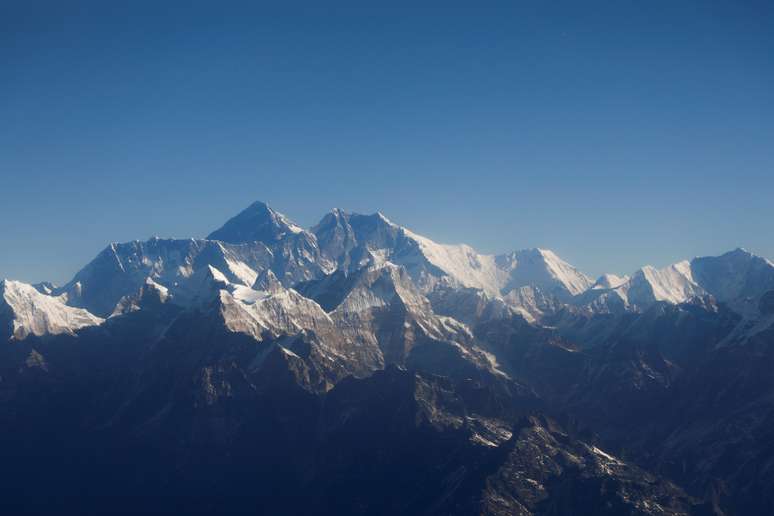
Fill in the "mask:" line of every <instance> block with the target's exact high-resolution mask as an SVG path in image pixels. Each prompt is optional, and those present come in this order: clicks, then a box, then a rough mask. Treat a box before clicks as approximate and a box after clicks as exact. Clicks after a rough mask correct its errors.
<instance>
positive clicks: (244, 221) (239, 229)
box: [207, 201, 304, 244]
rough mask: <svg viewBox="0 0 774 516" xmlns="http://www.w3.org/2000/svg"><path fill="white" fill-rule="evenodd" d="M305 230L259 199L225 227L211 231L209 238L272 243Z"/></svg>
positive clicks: (231, 242)
mask: <svg viewBox="0 0 774 516" xmlns="http://www.w3.org/2000/svg"><path fill="white" fill-rule="evenodd" d="M303 231H304V230H303V229H302V228H300V227H299V226H298V225H296V224H295V223H293V222H292V221H291V220H290V219H288V218H287V217H286V216H285V215H283V214H281V213H278V212H276V211H274V210H273V209H271V208H269V207H268V206H267V205H266V204H265V203H263V202H260V201H258V202H255V203H253V204H251V205H250V206H248V207H247V208H246V209H245V210H243V211H242V212H240V213H239V214H238V215H236V216H235V217H233V218H231V219H230V220H229V221H228V222H226V223H225V224H224V225H223V227H221V228H220V229H217V230H215V231H213V232H212V233H210V235H209V236H208V237H207V239H208V240H220V241H222V242H228V243H230V244H242V243H245V242H264V243H272V242H278V241H280V240H282V239H283V238H284V237H286V236H287V235H289V234H298V233H302V232H303Z"/></svg>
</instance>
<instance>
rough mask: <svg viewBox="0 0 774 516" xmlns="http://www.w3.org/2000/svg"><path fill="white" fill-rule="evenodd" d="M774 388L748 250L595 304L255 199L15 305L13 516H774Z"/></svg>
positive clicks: (25, 291) (562, 266) (477, 258)
mask: <svg viewBox="0 0 774 516" xmlns="http://www.w3.org/2000/svg"><path fill="white" fill-rule="evenodd" d="M772 369H774V264H772V263H771V262H770V261H768V260H765V259H763V258H760V257H757V256H754V255H752V254H751V253H748V252H747V251H744V250H741V249H737V250H735V251H732V252H730V253H726V254H724V255H721V256H717V257H704V258H694V259H693V260H690V261H681V262H678V263H675V264H673V265H670V266H667V267H664V268H661V269H656V268H654V267H650V266H645V267H642V268H641V269H639V270H638V271H635V272H633V273H631V274H630V275H627V276H623V277H618V276H614V275H605V276H602V277H601V278H600V279H598V280H597V281H596V282H594V281H592V280H591V279H590V278H589V277H588V276H586V275H585V274H584V273H583V272H581V271H580V270H578V269H577V268H575V267H573V266H572V265H571V264H569V263H567V262H566V261H564V260H563V259H561V258H560V257H559V256H557V255H556V253H554V252H552V251H550V250H548V249H539V248H528V249H523V250H517V251H513V252H510V253H505V254H500V255H488V254H482V253H479V252H478V251H476V250H475V249H474V248H472V247H470V246H468V245H465V244H455V245H451V244H441V243H438V242H435V241H433V240H431V239H430V238H427V237H425V236H422V235H419V234H417V233H414V232H413V231H411V230H410V229H408V228H406V227H403V226H400V225H398V224H396V223H394V222H392V221H390V219H388V218H387V217H385V216H384V215H382V214H381V213H379V212H377V213H374V214H371V215H361V214H357V213H347V212H345V211H342V210H339V209H335V210H333V211H331V212H330V213H329V214H327V215H326V216H324V217H323V219H322V220H321V221H320V223H319V224H317V225H316V226H314V227H313V228H311V229H309V230H306V229H303V228H301V227H300V226H298V225H297V224H295V223H293V222H292V221H291V220H290V219H289V218H288V217H286V216H285V215H282V214H281V213H278V212H276V211H274V210H273V209H271V208H270V207H268V206H267V205H266V204H264V203H261V202H256V203H253V204H252V205H250V206H249V207H248V208H246V209H245V210H243V211H242V212H241V213H239V214H237V215H236V216H235V217H233V218H231V219H230V220H229V221H227V222H226V223H225V224H224V225H223V226H222V227H221V228H220V229H218V230H216V231H214V232H213V233H211V234H210V235H209V237H208V238H206V239H162V238H157V237H154V238H151V239H149V240H147V241H144V242H141V241H134V242H127V243H113V244H110V245H108V246H107V247H106V248H105V249H104V250H103V251H102V252H100V253H99V254H98V255H97V256H96V257H95V258H94V259H93V260H92V261H91V262H90V263H88V264H86V265H85V266H84V267H83V268H82V269H81V270H80V271H78V273H77V274H76V275H75V276H74V277H73V279H72V280H71V281H70V282H68V283H67V284H65V285H64V286H62V287H56V286H54V285H51V284H39V285H36V286H33V285H27V284H24V283H20V282H15V281H10V280H5V281H3V282H2V283H0V421H2V423H3V429H4V430H5V432H4V434H3V438H2V439H0V455H2V456H3V457H4V459H6V462H7V463H8V464H6V469H7V470H8V471H12V472H13V475H7V476H6V478H4V479H3V480H4V482H5V483H4V486H5V487H6V490H5V491H4V492H5V493H10V496H11V498H9V496H5V497H3V498H2V500H0V508H2V509H5V506H4V505H3V504H7V503H9V500H11V502H10V503H13V504H16V506H13V507H11V508H10V509H9V510H6V511H4V513H5V512H7V513H9V514H26V513H46V514H47V513H54V512H57V510H59V508H54V507H47V506H46V507H44V509H46V510H35V509H40V508H41V507H32V508H30V507H28V506H27V505H25V504H30V503H42V504H45V503H47V502H46V501H45V500H44V501H39V498H40V497H37V496H35V494H36V493H37V492H38V491H39V490H41V491H42V490H45V492H46V493H49V492H52V493H53V495H52V497H53V498H52V499H53V500H60V499H62V500H67V499H69V498H68V496H70V495H71V493H72V492H80V491H79V490H81V489H82V485H89V486H90V487H91V488H93V489H94V490H95V491H96V492H99V493H100V496H99V497H97V498H96V499H95V500H93V501H92V503H93V504H95V506H94V507H93V508H94V510H89V509H90V508H88V507H87V508H85V509H84V507H81V506H79V507H78V508H77V509H78V510H77V511H76V512H78V513H97V514H104V513H112V512H114V509H115V507H110V506H109V505H110V504H112V503H115V502H114V500H122V501H123V500H130V502H128V503H130V506H129V507H126V509H127V510H126V512H127V513H139V512H142V511H143V510H146V509H147V507H146V506H144V504H146V505H147V503H148V500H153V503H159V504H162V505H163V506H164V507H163V509H159V510H160V512H164V513H180V512H185V513H201V512H202V510H203V511H204V512H208V513H212V512H217V513H220V514H229V513H238V514H244V513H254V512H264V513H267V514H269V513H270V514H313V515H315V514H319V515H327V514H343V515H352V516H354V515H358V514H382V515H387V514H423V515H437V516H441V515H447V514H473V515H505V514H523V515H547V514H565V513H569V512H572V513H574V514H638V515H657V514H658V515H662V514H670V515H692V514H702V515H714V516H718V515H720V514H770V513H772V510H771V509H774V494H772V493H774V466H773V465H774V446H772V443H774V431H772V428H774V427H773V426H772V425H771V424H770V423H771V421H773V420H774V419H773V418H774V411H772V409H771V406H772V405H771V400H772V399H774V380H772V378H774V377H772V375H771V371H772ZM559 421H566V422H571V423H570V424H569V427H568V428H565V427H564V426H563V424H561V423H560V422H559ZM52 429H55V433H56V437H57V439H52V438H51V437H52V433H51V432H52ZM62 442H66V443H68V445H67V447H63V446H62V445H61V443H62ZM95 442H96V443H99V446H94V443H95ZM728 450H731V451H732V452H733V453H731V452H729V451H728ZM159 451H161V452H162V453H159ZM622 452H625V453H622ZM127 463H131V464H133V468H130V469H129V470H127V469H126V468H125V464H127ZM676 465H679V467H676ZM29 486H33V488H30V487H29ZM30 489H32V490H33V491H34V492H33V491H30ZM298 492H303V493H304V496H303V497H299V496H297V494H298ZM15 493H20V494H19V495H18V496H15ZM192 493H196V495H197V496H196V497H192V496H191V494H192ZM56 494H61V495H62V496H61V497H58V496H54V495H56ZM133 497H137V501H136V502H132V500H133V499H134V498H133ZM80 502H81V500H80V499H79V503H80ZM132 503H134V504H135V505H136V506H135V505H131V504H132ZM106 505H107V506H106ZM200 505H201V507H200ZM181 507H184V508H185V509H184V510H183V509H181ZM156 508H157V507H155V506H154V510H155V509H156ZM207 508H212V510H208V509H207ZM215 508H217V511H216V510H215ZM27 509H30V510H27ZM200 509H202V510H200ZM59 512H61V511H59ZM66 512H73V511H66Z"/></svg>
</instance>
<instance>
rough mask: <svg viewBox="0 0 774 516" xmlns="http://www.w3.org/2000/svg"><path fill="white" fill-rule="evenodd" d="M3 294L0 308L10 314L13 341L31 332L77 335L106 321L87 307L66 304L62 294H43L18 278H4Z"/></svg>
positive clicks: (0, 290) (2, 284)
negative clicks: (57, 295) (74, 306)
mask: <svg viewBox="0 0 774 516" xmlns="http://www.w3.org/2000/svg"><path fill="white" fill-rule="evenodd" d="M0 293H2V299H1V300H2V303H0V310H3V309H4V310H5V311H6V312H7V315H9V316H10V319H11V325H12V328H11V338H12V339H13V340H23V339H25V338H27V337H28V336H30V335H35V336H38V337H41V336H43V335H59V334H63V333H65V334H69V335H74V334H75V332H76V331H77V330H80V329H82V328H85V327H88V326H98V325H100V324H102V323H103V322H104V320H103V319H101V318H99V317H97V316H95V315H92V314H91V313H89V312H88V311H86V310H83V309H81V308H73V307H70V306H67V305H65V304H64V300H63V298H61V297H53V296H49V295H46V294H42V293H41V292H39V291H38V290H36V289H35V288H34V287H33V286H32V285H27V284H26V283H21V282H19V281H10V280H3V281H2V282H1V283H0Z"/></svg>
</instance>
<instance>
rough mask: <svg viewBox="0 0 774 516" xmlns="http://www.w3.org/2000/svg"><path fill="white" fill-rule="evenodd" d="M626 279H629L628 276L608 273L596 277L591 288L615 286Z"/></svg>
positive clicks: (621, 283)
mask: <svg viewBox="0 0 774 516" xmlns="http://www.w3.org/2000/svg"><path fill="white" fill-rule="evenodd" d="M627 281H629V276H626V275H624V276H618V275H616V274H610V273H608V274H603V275H602V276H600V277H599V278H597V281H595V282H594V285H592V286H591V288H592V289H594V290H599V289H609V288H616V287H619V286H621V285H623V284H624V283H626V282H627Z"/></svg>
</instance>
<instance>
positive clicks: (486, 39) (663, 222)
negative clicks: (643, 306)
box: [0, 0, 774, 283]
mask: <svg viewBox="0 0 774 516" xmlns="http://www.w3.org/2000/svg"><path fill="white" fill-rule="evenodd" d="M419 3H420V2H407V3H405V4H401V3H400V2H383V3H382V4H389V5H390V7H369V6H368V5H369V4H371V5H376V2H352V3H343V2H333V1H332V2H319V1H314V2H307V3H302V2H273V3H271V4H270V3H263V2H245V3H237V2H179V3H176V2H171V1H165V2H93V3H92V2H78V1H69V2H60V1H52V2H36V1H29V0H18V1H12V0H5V1H2V2H0V277H10V278H15V279H21V280H24V281H40V280H54V281H56V282H60V283H61V282H64V281H65V280H67V279H69V277H71V275H72V274H73V273H74V272H75V271H76V270H77V269H78V268H80V267H81V266H82V265H84V264H85V263H86V262H88V261H89V260H90V259H91V258H92V257H93V256H94V255H96V253H97V252H99V250H100V249H102V248H103V247H104V246H105V245H106V244H107V243H109V242H111V241H127V240H133V239H146V238H148V237H150V236H152V235H159V236H171V237H189V236H204V235H206V234H207V233H209V232H210V231H211V230H213V229H215V228H216V227H218V226H219V225H220V224H221V223H222V222H224V221H225V220H226V219H227V218H228V217H230V216H232V215H233V214H235V213H236V212H237V211H239V210H241V209H242V208H244V207H245V206H247V205H248V204H250V203H251V202H252V201H254V200H257V199H260V200H264V201H266V202H268V203H269V204H270V205H271V206H273V207H274V208H276V209H278V210H279V211H282V212H284V213H286V214H287V215H288V216H290V217H291V218H293V219H294V220H296V221H297V222H298V223H299V224H301V225H305V226H309V225H312V224H314V223H315V222H317V220H319V218H320V217H321V216H322V215H323V214H324V213H325V212H327V211H328V210H329V209H331V208H333V207H341V208H343V209H346V210H350V211H358V212H366V213H371V212H374V211H376V210H380V211H382V212H384V213H385V214H386V215H387V216H389V217H390V218H391V219H393V220H394V221H396V222H398V223H401V224H403V225H406V226H408V227H410V228H412V229H413V230H415V231H416V232H418V233H420V234H424V235H426V236H428V237H430V238H433V239H435V240H437V241H440V242H446V243H458V242H466V243H469V244H471V245H473V246H474V247H476V248H478V249H480V250H481V251H484V252H504V251H507V250H511V249H518V248H524V247H538V246H539V247H547V248H550V249H553V250H555V251H556V252H557V253H558V254H559V255H560V256H562V257H563V258H565V259H566V260H568V261H570V262H571V263H573V264H575V265H577V266H578V267H580V268H581V269H582V270H584V271H585V272H587V273H588V274H591V275H597V274H599V273H602V272H606V271H609V272H615V273H626V272H630V271H632V270H634V269H636V268H637V267H639V266H641V265H644V264H646V263H648V264H653V265H656V266H662V265H666V264H668V263H670V262H673V261H676V260H679V259H683V258H690V257H692V256H695V255H706V254H719V253H721V252H724V251H726V250H729V249H732V248H734V247H737V246H742V247H746V248H748V249H749V250H751V251H753V252H756V253H758V254H761V255H763V256H766V257H769V258H774V7H772V5H774V4H772V3H771V2H749V1H743V0H742V1H740V0H736V1H728V2H723V1H712V2H708V1H696V2H692V1H673V0H672V1H667V2H660V1H648V2H628V1H610V2H578V1H572V2H562V1H542V0H540V1H538V0H535V1H516V0H513V1H508V2H467V3H465V4H467V6H465V4H455V3H454V2H438V3H437V4H429V3H427V4H423V7H416V5H418V4H419ZM474 6H478V7H474Z"/></svg>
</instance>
